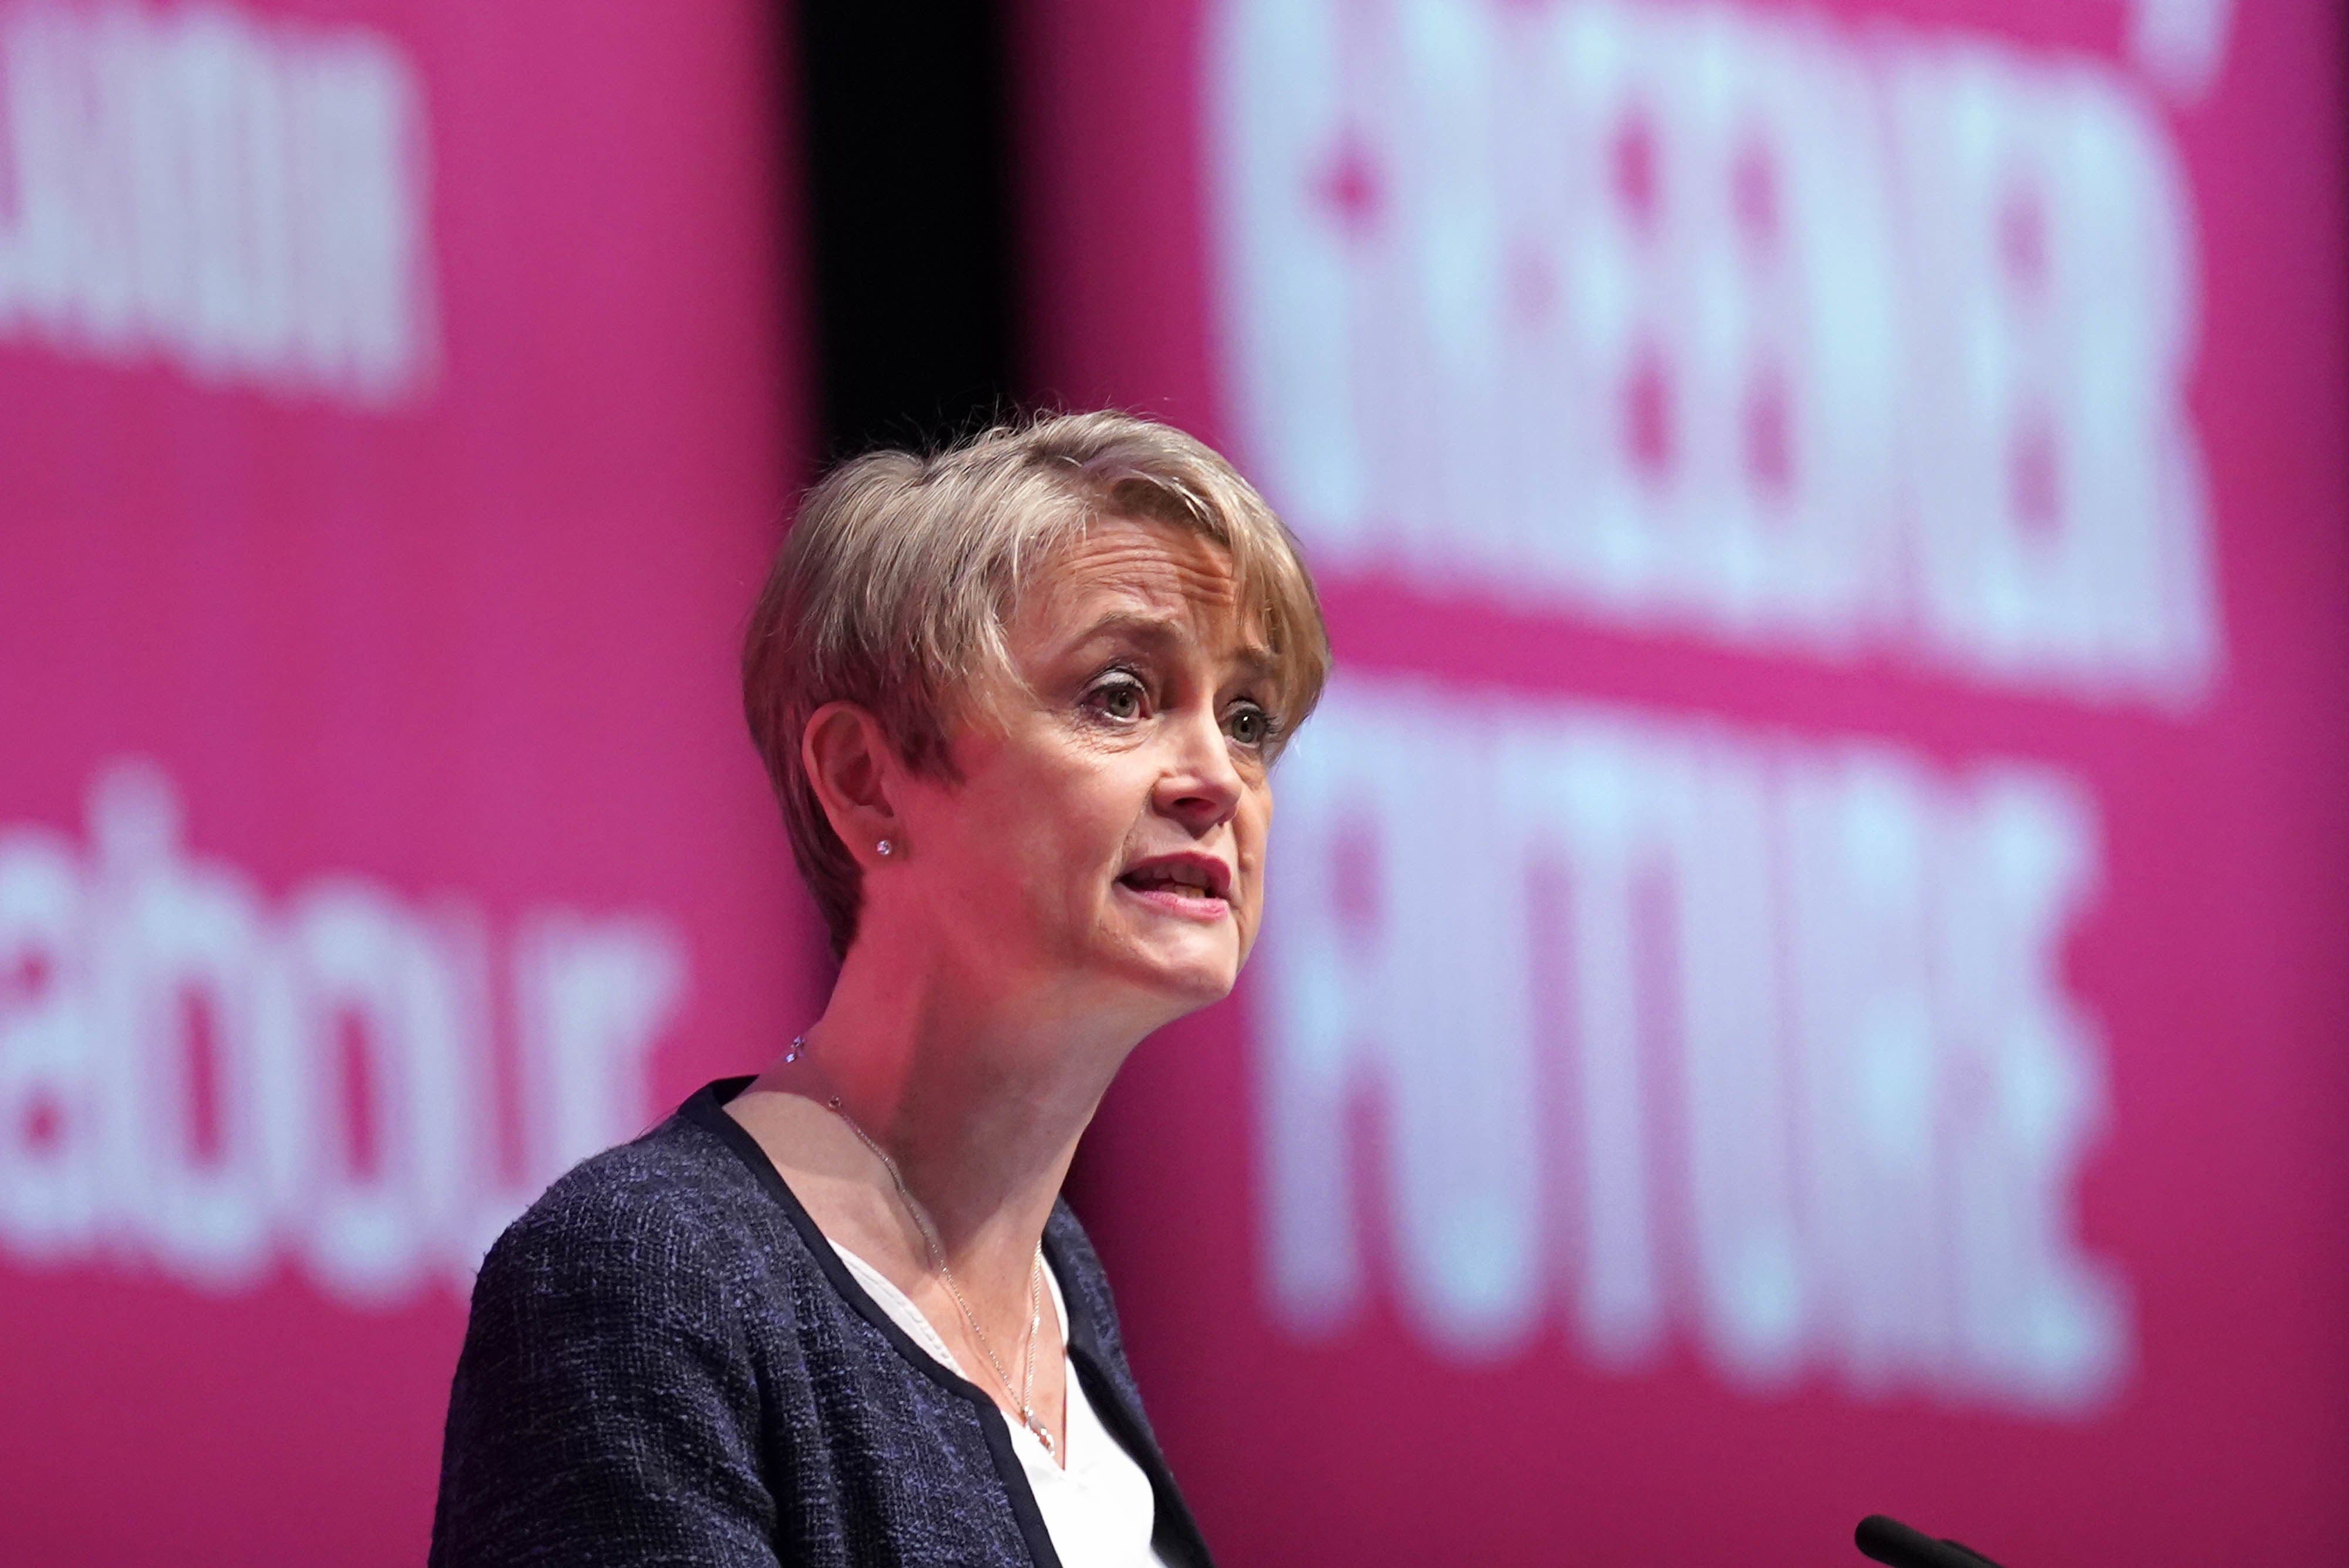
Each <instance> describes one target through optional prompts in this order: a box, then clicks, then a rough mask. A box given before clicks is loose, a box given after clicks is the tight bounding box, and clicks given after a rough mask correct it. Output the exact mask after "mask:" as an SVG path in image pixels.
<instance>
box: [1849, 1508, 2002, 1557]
mask: <svg viewBox="0 0 2349 1568" xmlns="http://www.w3.org/2000/svg"><path fill="white" fill-rule="evenodd" d="M1851 1539H1852V1543H1853V1544H1854V1545H1856V1546H1857V1547H1858V1548H1859V1549H1860V1551H1862V1552H1866V1553H1867V1554H1868V1556H1870V1557H1873V1558H1875V1559H1876V1561H1878V1563H1890V1564H1891V1565H1892V1568H1978V1565H1980V1564H1985V1563H1990V1559H1989V1558H1987V1557H1984V1556H1983V1555H1982V1553H1981V1552H1976V1551H1974V1550H1973V1549H1972V1548H1971V1547H1968V1546H1960V1545H1959V1544H1958V1543H1957V1542H1954V1541H1936V1540H1935V1539H1933V1537H1931V1536H1930V1535H1928V1534H1926V1533H1925V1532H1923V1531H1921V1530H1912V1529H1910V1528H1909V1526H1908V1525H1905V1524H1903V1523H1901V1522H1900V1521H1899V1520H1897V1519H1893V1518H1890V1517H1889V1516H1887V1515H1885V1514H1881V1513H1871V1514H1869V1515H1868V1517H1867V1518H1866V1519H1863V1520H1861V1521H1859V1528H1858V1529H1857V1530H1855V1531H1853V1532H1851ZM1990 1568H1996V1564H1994V1563H1990Z"/></svg>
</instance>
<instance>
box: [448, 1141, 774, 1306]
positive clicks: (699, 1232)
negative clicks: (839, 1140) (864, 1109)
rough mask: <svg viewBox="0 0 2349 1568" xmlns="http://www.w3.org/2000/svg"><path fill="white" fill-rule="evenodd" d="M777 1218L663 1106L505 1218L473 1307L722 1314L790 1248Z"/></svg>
mask: <svg viewBox="0 0 2349 1568" xmlns="http://www.w3.org/2000/svg"><path fill="white" fill-rule="evenodd" d="M779 1218H780V1216H779V1215H778V1214H775V1213H774V1212H773V1205H772V1203H771V1200H770V1199H768V1197H767V1195H766V1194H765V1193H763V1192H762V1191H761V1190H760V1188H759V1185H758V1181H757V1179H756V1177H755V1176H753V1174H752V1173H751V1172H750V1169H749V1168H748V1167H746V1166H745V1165H744V1164H743V1163H742V1161H741V1159H740V1158H739V1157H738V1156H737V1155H736V1154H735V1153H734V1151H733V1150H732V1149H730V1148H729V1147H727V1146H726V1144H725V1143H724V1142H723V1141H722V1140H721V1139H720V1138H719V1137H717V1136H716V1135H714V1134H712V1133H711V1132H710V1131H709V1130H708V1129H707V1128H704V1127H698V1126H696V1125H695V1124H694V1123H692V1122H690V1121H688V1120H687V1119H685V1118H684V1117H681V1116H671V1117H669V1118H668V1119H667V1121H665V1122H663V1123H662V1124H661V1125H660V1126H659V1127H655V1128H654V1129H653V1130H652V1131H650V1132H648V1133H647V1134H646V1135H645V1136H644V1137H640V1138H638V1139H636V1141H635V1142H633V1143H628V1144H623V1145H621V1146H620V1147H617V1148H613V1149H607V1150H605V1152H604V1153H602V1154H599V1155H596V1156H595V1157H594V1158H590V1159H587V1160H585V1161H582V1162H581V1163H580V1164H579V1165H577V1166H574V1167H573V1168H572V1169H571V1170H570V1171H569V1172H568V1173H566V1174H565V1175H564V1176H563V1177H562V1178H561V1179H559V1180H557V1181H556V1182H555V1183H554V1185H553V1186H552V1187H550V1188H548V1189H546V1191H545V1193H544V1194H543V1196H541V1197H540V1198H539V1199H538V1201H536V1202H535V1203H533V1204H532V1205H531V1206H530V1208H529V1209H528V1210H525V1211H524V1212H523V1215H522V1217H521V1218H520V1219H518V1220H515V1221H514V1222H513V1223H512V1225H510V1226H508V1227H507V1228H506V1231H505V1232H504V1234H502V1235H501V1236H500V1237H499V1238H498V1240H497V1242H496V1244H495V1245H493V1246H492V1248H491V1249H490V1251H489V1255H488V1256H487V1257H486V1258H484V1259H483V1260H482V1262H481V1274H480V1277H479V1278H478V1279H477V1280H476V1282H475V1283H474V1287H473V1312H474V1315H475V1317H476V1318H477V1319H478V1318H480V1317H481V1316H482V1315H483V1314H485V1313H488V1314H514V1313H519V1314H523V1315H526V1316H530V1317H533V1318H537V1319H542V1320H543V1319H544V1318H546V1317H549V1316H554V1317H560V1318H565V1319H570V1320H572V1321H571V1322H570V1323H568V1324H566V1325H565V1326H569V1327H573V1328H582V1327H588V1326H592V1322H593V1320H599V1319H605V1320H608V1319H611V1318H613V1317H615V1316H616V1315H617V1316H624V1317H643V1316H651V1317H655V1318H662V1319H667V1320H670V1321H672V1322H678V1323H682V1322H688V1321H690V1320H692V1319H695V1318H697V1317H709V1316H711V1315H719V1316H722V1315H724V1314H725V1312H726V1307H727V1303H729V1302H730V1301H731V1300H735V1299H739V1296H740V1292H741V1289H742V1288H743V1286H744V1285H745V1284H746V1283H747V1282H748V1281H749V1279H750V1277H751V1276H756V1275H760V1274H763V1273H766V1272H771V1271H772V1269H773V1268H774V1267H775V1266H776V1265H777V1263H778V1262H779V1261H783V1260H787V1259H788V1257H789V1255H790V1254H791V1253H792V1252H795V1251H799V1250H800V1249H799V1248H798V1247H797V1246H796V1239H795V1238H788V1237H785V1236H782V1235H781V1234H780V1232H781V1231H788V1229H789V1227H788V1226H780V1225H778V1224H777V1223H776V1222H775V1221H776V1220H778V1219H779ZM779 1243H780V1244H779ZM583 1320H585V1321H583ZM542 1326H554V1325H552V1324H543V1323H542Z"/></svg>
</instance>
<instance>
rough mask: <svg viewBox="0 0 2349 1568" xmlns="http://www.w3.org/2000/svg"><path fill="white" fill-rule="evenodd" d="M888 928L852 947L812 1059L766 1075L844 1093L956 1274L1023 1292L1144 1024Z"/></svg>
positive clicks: (797, 1088)
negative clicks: (953, 958)
mask: <svg viewBox="0 0 2349 1568" xmlns="http://www.w3.org/2000/svg"><path fill="white" fill-rule="evenodd" d="M878 935H879V933H875V932H868V933H866V934H865V936H864V937H861V938H860V940H859V941H858V942H857V944H856V946H855V947H854V948H852V949H851V950H850V952H849V955H848V958H847V959H846V961H844V962H843V964H842V966H841V971H840V978H839V981H838V982H837V983H836V984H835V985H834V987H833V993H832V998H831V1001H830V1002H829V1003H828V1004H827V1006H826V1007H825V1009H824V1013H823V1017H822V1018H821V1019H820V1020H818V1021H817V1023H815V1024H814V1025H813V1026H812V1028H810V1029H809V1030H808V1032H807V1034H806V1036H805V1038H806V1042H807V1045H806V1049H805V1051H804V1052H803V1054H802V1058H801V1060H800V1061H798V1062H796V1063H793V1064H788V1065H785V1064H778V1065H777V1066H776V1067H774V1068H771V1069H770V1070H769V1072H768V1074H767V1075H765V1076H764V1077H762V1078H761V1082H760V1086H761V1087H762V1088H774V1089H780V1090H783V1091H785V1092H787V1093H793V1094H798V1095H802V1096H807V1097H808V1098H811V1099H814V1100H816V1101H817V1102H818V1103H819V1104H828V1103H829V1101H830V1100H831V1099H832V1098H833V1096H837V1097H838V1099H839V1106H837V1109H839V1110H840V1111H841V1112H843V1113H844V1114H845V1115H846V1116H848V1117H849V1118H850V1120H851V1121H852V1122H853V1123H854V1126H855V1127H858V1128H861V1129H862V1130H863V1131H864V1134H865V1135H866V1136H867V1137H871V1138H872V1139H873V1140H874V1142H875V1143H877V1144H878V1145H880V1147H882V1148H884V1149H885V1150H887V1151H888V1154H889V1156H890V1158H892V1159H894V1160H895V1162H896V1165H897V1169H898V1172H899V1174H900V1175H901V1176H902V1177H903V1179H904V1180H905V1186H906V1188H907V1189H909V1190H910V1191H911V1192H912V1193H913V1195H914V1198H915V1199H916V1201H917V1202H919V1203H920V1204H921V1206H922V1209H923V1210H924V1212H925V1213H926V1215H927V1217H928V1219H929V1220H930V1223H931V1225H932V1226H933V1227H934V1228H935V1231H936V1237H937V1241H938V1244H939V1245H940V1246H941V1247H942V1248H943V1249H944V1250H945V1252H946V1256H947V1262H948V1264H949V1266H950V1267H951V1268H952V1269H953V1270H954V1272H956V1273H957V1275H959V1276H962V1277H963V1278H965V1279H966V1280H968V1281H969V1282H973V1283H974V1284H977V1285H978V1288H979V1290H980V1291H981V1292H983V1293H987V1294H988V1295H994V1294H997V1293H1009V1292H1017V1291H1024V1289H1025V1286H1026V1280H1027V1271H1028V1269H1029V1267H1030V1260H1031V1257H1032V1254H1033V1253H1034V1251H1035V1248H1036V1244H1037V1241H1038V1240H1039V1238H1040V1236H1041V1235H1042V1233H1043V1229H1044V1224H1045V1221H1046V1220H1048V1219H1049V1218H1050V1215H1051V1210H1052V1204H1053V1202H1054V1200H1055V1199H1057V1198H1058V1197H1059V1195H1060V1190H1061V1182H1062V1180H1063V1179H1065V1178H1066V1176H1067V1174H1068V1168H1069V1162H1070V1160H1071V1158H1073V1157H1074V1155H1075V1153H1076V1147H1077V1140H1078V1138H1079V1137H1081V1136H1082V1135H1083V1132H1084V1130H1085V1127H1086V1126H1087V1125H1088V1124H1089V1123H1090V1122H1091V1121H1092V1116H1093V1111H1094V1109H1095V1108H1096V1107H1097V1106H1099V1105H1100V1103H1101V1097H1102V1094H1103V1093H1104V1092H1105V1091H1106V1090H1107V1089H1108V1087H1109V1084H1110V1080H1111V1078H1112V1077H1113V1076H1114V1075H1115V1074H1116V1072H1117V1069H1118V1067H1119V1065H1120V1064H1122V1063H1123V1061H1124V1059H1125V1056H1126V1054H1127V1052H1129V1051H1130V1050H1132V1049H1133V1045H1134V1044H1135V1043H1136V1042H1137V1041H1139V1040H1140V1038H1141V1037H1142V1034H1143V1033H1145V1032H1146V1028H1145V1027H1144V1026H1139V1025H1134V1024H1132V1023H1129V1024H1128V1025H1127V1026H1126V1027H1124V1028H1118V1027H1115V1026H1113V1025H1104V1024H1102V1023H1101V1022H1100V1020H1101V1013H1102V1010H1101V1009H1100V1008H1099V1007H1098V1006H1097V1005H1096V1006H1092V1007H1083V1006H1077V1005H1056V1004H1055V999H1053V998H1052V997H1051V996H1050V994H1049V988H1041V987H1035V986H1027V987H1019V986H1014V985H1007V984H1002V983H997V984H992V985H988V984H981V983H973V982H971V981H969V980H968V979H967V978H966V977H962V976H959V975H957V974H955V973H953V972H951V971H948V970H947V969H946V968H945V967H944V966H942V965H938V964H935V963H933V964H929V965H916V964H912V963H908V962H906V961H905V955H903V954H900V953H894V952H892V951H890V950H889V948H890V946H891V944H886V943H885V942H882V941H879V940H872V939H874V938H876V937H878ZM930 951H932V952H934V953H935V952H936V949H935V948H932V949H930ZM1040 992H1042V993H1044V994H1040ZM843 1130H845V1129H843ZM874 1177H875V1178H876V1179H879V1180H881V1181H884V1182H885V1181H886V1180H887V1178H886V1176H885V1174H884V1173H882V1172H879V1171H875V1172H874Z"/></svg>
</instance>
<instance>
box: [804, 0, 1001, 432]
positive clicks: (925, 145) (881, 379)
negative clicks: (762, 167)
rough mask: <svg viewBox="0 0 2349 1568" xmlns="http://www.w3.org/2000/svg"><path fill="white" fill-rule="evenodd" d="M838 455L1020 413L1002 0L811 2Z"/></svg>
mask: <svg viewBox="0 0 2349 1568" xmlns="http://www.w3.org/2000/svg"><path fill="white" fill-rule="evenodd" d="M797 34H798V42H799V46H800V47H799V51H798V55H799V67H798V69H799V76H800V79H801V88H802V91H801V95H800V102H801V113H802V127H803V130H804V136H805V140H804V142H803V148H804V153H803V156H804V158H805V163H804V167H805V169H806V170H807V175H808V178H807V202H808V214H807V215H808V234H809V241H810V252H811V255H812V261H813V264H814V265H813V267H812V274H813V277H812V282H813V286H814V293H815V299H814V306H815V310H814V317H815V323H816V333H815V351H816V356H817V373H818V386H819V389H820V393H821V397H820V405H821V412H822V419H823V457H824V460H825V462H835V461H837V460H838V459H840V458H843V457H845V456H849V455H852V454H854V453H855V452H863V451H865V450H867V449H869V448H872V447H874V446H882V445H889V446H905V445H912V446H916V447H923V446H935V445H937V444H939V443H941V442H943V441H948V440H951V439H952V438H953V437H954V436H956V435H957V434H961V433H963V432H965V431H969V430H972V429H974V428H976V427H978V426H980V425H983V424H984V423H986V422H988V421H990V420H994V419H997V418H999V417H1003V416H1006V415H1009V413H1011V412H1012V411H1013V406H1014V405H1013V398H1014V396H1015V394H1016V392H1017V389H1018V382H1017V379H1016V377H1017V374H1018V370H1019V366H1018V364H1017V357H1018V356H1017V343H1018V340H1019V333H1018V323H1017V321H1016V320H1015V319H1014V297H1013V276H1012V264H1011V255H1012V245H1013V235H1012V213H1011V203H1010V197H1009V192H1010V188H1011V181H1010V171H1009V156H1010V137H1009V125H1008V111H1007V103H1008V98H1009V95H1008V90H1007V88H1008V84H1007V82H1006V80H1005V70H1006V67H1005V49H1004V37H1003V25H1002V19H1001V16H999V8H998V5H996V4H995V3H994V0H930V3H927V4H922V5H915V4H910V3H908V0H798V5H797Z"/></svg>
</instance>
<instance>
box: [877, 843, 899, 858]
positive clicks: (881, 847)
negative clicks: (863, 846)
mask: <svg viewBox="0 0 2349 1568" xmlns="http://www.w3.org/2000/svg"><path fill="white" fill-rule="evenodd" d="M895 847H896V846H895V845H894V844H892V843H890V842H889V841H888V840H887V839H883V840H882V841H881V842H880V843H878V844H876V845H874V846H873V850H874V854H876V855H880V856H883V857H886V856H887V855H888V853H889V851H890V850H892V849H895Z"/></svg>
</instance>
